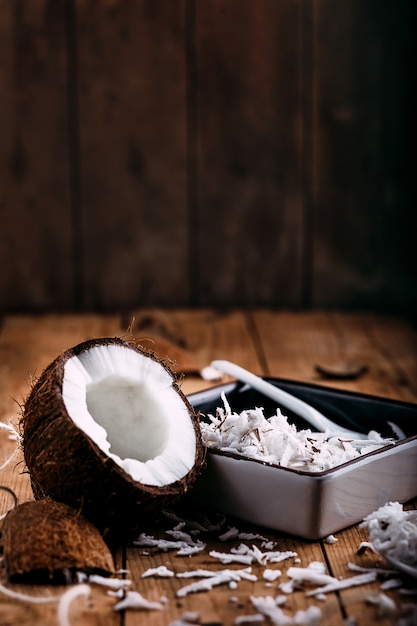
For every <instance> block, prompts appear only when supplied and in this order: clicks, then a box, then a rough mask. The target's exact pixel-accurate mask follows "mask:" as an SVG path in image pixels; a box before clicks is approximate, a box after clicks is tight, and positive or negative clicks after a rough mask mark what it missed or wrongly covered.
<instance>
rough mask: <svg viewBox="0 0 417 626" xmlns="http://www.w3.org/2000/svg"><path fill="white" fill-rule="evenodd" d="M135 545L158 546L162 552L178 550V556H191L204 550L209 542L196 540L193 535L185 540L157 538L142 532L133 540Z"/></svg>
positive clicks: (141, 546)
mask: <svg viewBox="0 0 417 626" xmlns="http://www.w3.org/2000/svg"><path fill="white" fill-rule="evenodd" d="M133 545H134V546H136V547H139V548H158V549H159V550H161V551H162V552H169V551H170V550H177V556H191V555H193V554H197V553H198V552H202V551H203V550H204V549H205V548H206V547H207V544H205V543H204V542H203V541H200V540H197V541H194V540H193V539H192V538H191V537H190V540H188V541H184V539H181V540H178V541H177V540H176V541H170V540H167V539H156V538H155V537H152V536H151V535H147V534H146V533H141V534H140V535H139V537H138V539H136V540H135V541H134V542H133Z"/></svg>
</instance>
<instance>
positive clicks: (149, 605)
mask: <svg viewBox="0 0 417 626" xmlns="http://www.w3.org/2000/svg"><path fill="white" fill-rule="evenodd" d="M163 608H164V607H163V605H162V603H161V602H151V601H150V600H147V599H146V598H144V597H143V596H142V595H141V594H140V593H139V592H138V591H128V592H127V594H126V597H125V598H123V600H121V601H120V602H118V603H117V604H116V606H115V607H114V610H115V611H124V610H125V609H145V610H147V611H161V610H162V609H163Z"/></svg>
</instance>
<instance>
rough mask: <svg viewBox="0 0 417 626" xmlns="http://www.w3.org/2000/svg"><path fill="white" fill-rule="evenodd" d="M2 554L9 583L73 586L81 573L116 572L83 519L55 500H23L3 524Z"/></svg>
mask: <svg viewBox="0 0 417 626" xmlns="http://www.w3.org/2000/svg"><path fill="white" fill-rule="evenodd" d="M2 544H3V555H4V561H5V566H6V572H7V576H8V578H9V580H10V582H22V583H59V584H66V583H71V582H74V580H75V576H76V573H77V572H84V573H86V574H93V573H97V574H101V575H105V576H110V575H111V574H114V571H115V567H114V563H113V557H112V555H111V552H110V550H109V548H108V547H107V545H106V544H105V543H104V540H103V538H102V536H101V534H100V533H99V531H98V530H97V528H96V527H95V526H94V525H93V524H92V523H91V522H89V521H88V520H87V519H86V518H85V517H84V516H82V515H80V513H79V512H78V511H75V510H74V509H72V508H71V507H69V506H67V505H66V504H62V503H60V502H55V501H53V500H49V499H45V500H34V501H30V502H25V503H24V504H21V505H19V506H17V507H16V508H15V509H13V510H12V511H10V512H9V513H8V514H7V515H6V517H5V518H4V521H3V526H2Z"/></svg>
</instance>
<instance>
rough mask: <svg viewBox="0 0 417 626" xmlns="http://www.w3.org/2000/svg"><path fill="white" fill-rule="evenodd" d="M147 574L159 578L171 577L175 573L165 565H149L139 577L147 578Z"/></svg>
mask: <svg viewBox="0 0 417 626" xmlns="http://www.w3.org/2000/svg"><path fill="white" fill-rule="evenodd" d="M149 576H158V577H160V578H172V577H173V576H175V573H174V572H173V571H172V570H170V569H168V568H167V567H166V566H165V565H160V566H159V567H151V568H149V569H147V570H146V571H145V572H143V574H142V576H141V578H148V577H149Z"/></svg>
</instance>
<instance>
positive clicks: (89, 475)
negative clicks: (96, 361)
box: [21, 337, 204, 542]
mask: <svg viewBox="0 0 417 626" xmlns="http://www.w3.org/2000/svg"><path fill="white" fill-rule="evenodd" d="M110 344H114V345H119V346H124V347H126V349H129V350H135V351H137V352H139V353H140V354H142V355H144V356H146V357H147V358H151V359H153V360H155V361H157V362H158V363H160V364H161V365H162V367H164V368H165V369H166V370H167V371H168V372H169V374H170V375H171V377H172V380H173V382H172V384H173V387H174V388H175V390H176V392H177V393H178V394H179V395H180V396H181V398H182V400H183V402H184V403H185V404H186V406H187V408H188V412H189V415H190V419H191V420H192V423H193V426H194V431H195V435H196V444H197V445H196V455H195V463H194V466H193V467H192V469H191V470H190V471H189V473H188V474H186V475H185V476H184V477H183V478H182V479H181V480H177V481H175V482H172V483H170V484H167V485H163V486H161V487H158V486H150V485H144V484H142V483H140V482H138V481H135V480H133V479H132V477H131V476H130V474H128V473H127V472H125V471H124V470H123V469H122V468H121V467H119V466H118V465H117V464H116V463H115V462H114V461H113V459H111V458H110V457H108V456H107V455H106V454H105V453H103V452H102V451H101V450H100V449H99V448H98V446H97V445H96V444H95V443H94V441H93V440H92V439H90V438H89V437H88V436H87V435H86V434H85V433H84V432H82V431H81V430H80V429H79V428H78V427H77V426H76V425H75V424H74V422H73V420H72V419H71V418H70V417H69V415H68V413H67V411H66V408H65V404H64V400H63V397H62V386H63V379H64V366H65V363H66V362H67V361H68V359H70V358H71V357H74V356H78V355H79V354H81V353H82V352H84V351H86V350H89V349H91V348H93V347H96V346H104V345H110ZM21 429H22V436H23V451H24V457H25V462H26V465H27V467H28V470H29V472H30V476H31V483H32V487H33V491H34V495H35V498H42V497H44V496H48V497H50V498H52V499H54V500H58V501H60V502H65V503H66V504H69V505H70V506H72V507H74V508H75V509H77V510H80V511H82V513H83V514H84V515H85V516H86V517H87V518H88V519H90V520H91V521H92V522H93V523H94V524H95V525H96V526H97V528H98V529H99V530H100V532H101V533H102V534H103V535H104V537H105V538H106V541H108V542H117V541H119V539H123V540H129V539H132V538H135V537H136V536H137V534H138V533H139V532H140V530H141V529H142V528H143V527H144V525H146V523H147V521H148V520H149V516H150V514H151V513H152V512H153V511H155V510H157V509H160V508H161V507H163V506H166V505H167V504H169V503H172V502H173V501H175V500H176V499H178V498H180V497H181V496H182V495H184V494H185V493H186V492H187V491H188V489H189V487H190V486H191V484H192V483H193V482H194V480H195V478H196V476H197V474H198V472H199V470H200V468H201V466H202V463H203V459H204V448H203V445H202V441H201V432H200V427H199V423H198V417H197V415H196V414H195V411H194V409H193V407H192V406H191V404H190V403H189V401H188V400H187V398H186V397H185V395H184V394H183V393H182V391H181V390H180V389H179V387H178V384H177V382H176V378H175V374H174V373H173V372H172V370H171V369H170V368H169V366H168V365H167V364H165V363H164V362H162V361H159V359H157V358H156V357H155V356H154V355H153V354H151V353H148V352H146V351H144V350H143V349H142V348H140V347H138V346H136V345H134V344H132V343H129V342H126V341H124V340H122V339H120V338H118V337H114V338H102V339H92V340H88V341H85V342H83V343H81V344H79V345H77V346H75V347H74V348H71V349H69V350H66V351H65V352H64V353H63V354H62V355H60V356H59V357H57V358H56V359H55V360H54V361H53V362H52V363H51V364H50V365H49V366H48V367H47V368H46V369H45V370H44V372H43V373H42V374H41V376H40V378H39V379H38V381H37V382H36V384H35V385H34V387H33V388H32V390H31V393H30V394H29V397H28V398H27V400H26V402H25V405H24V408H23V412H22V420H21ZM127 436H128V435H127Z"/></svg>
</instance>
